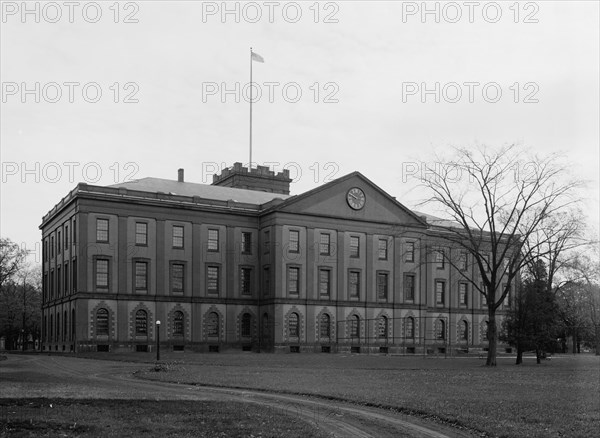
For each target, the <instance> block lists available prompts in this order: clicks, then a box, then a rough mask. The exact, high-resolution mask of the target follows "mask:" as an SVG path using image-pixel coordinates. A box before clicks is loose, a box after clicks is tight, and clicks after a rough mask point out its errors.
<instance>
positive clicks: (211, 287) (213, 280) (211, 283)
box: [206, 266, 219, 294]
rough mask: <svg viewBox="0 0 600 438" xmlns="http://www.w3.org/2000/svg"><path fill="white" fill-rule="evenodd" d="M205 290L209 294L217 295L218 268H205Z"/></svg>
mask: <svg viewBox="0 0 600 438" xmlns="http://www.w3.org/2000/svg"><path fill="white" fill-rule="evenodd" d="M206 290H207V291H208V293H209V294H218V293H219V267H218V266H208V267H207V268H206Z"/></svg>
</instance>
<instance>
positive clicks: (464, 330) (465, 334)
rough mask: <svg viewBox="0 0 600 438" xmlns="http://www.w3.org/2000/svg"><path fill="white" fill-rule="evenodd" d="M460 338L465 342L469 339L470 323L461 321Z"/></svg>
mask: <svg viewBox="0 0 600 438" xmlns="http://www.w3.org/2000/svg"><path fill="white" fill-rule="evenodd" d="M459 336H460V339H461V340H463V341H466V340H467V339H469V323H468V322H467V321H461V323H460V326H459Z"/></svg>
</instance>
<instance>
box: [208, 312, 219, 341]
mask: <svg viewBox="0 0 600 438" xmlns="http://www.w3.org/2000/svg"><path fill="white" fill-rule="evenodd" d="M206 334H207V335H208V336H216V337H218V336H219V314H218V313H217V312H210V313H209V314H208V316H207V318H206Z"/></svg>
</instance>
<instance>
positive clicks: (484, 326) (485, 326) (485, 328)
mask: <svg viewBox="0 0 600 438" xmlns="http://www.w3.org/2000/svg"><path fill="white" fill-rule="evenodd" d="M489 328H490V323H489V321H483V324H481V338H482V339H483V340H488V338H487V337H488V330H489Z"/></svg>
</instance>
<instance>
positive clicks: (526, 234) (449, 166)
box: [421, 145, 581, 366]
mask: <svg viewBox="0 0 600 438" xmlns="http://www.w3.org/2000/svg"><path fill="white" fill-rule="evenodd" d="M557 159H558V157H557V156H555V155H550V156H547V157H528V156H526V154H525V152H524V151H522V150H520V149H519V148H517V147H516V146H514V145H513V146H509V147H503V148H500V149H489V148H485V147H480V148H478V149H476V150H470V149H466V148H455V149H454V154H453V156H452V160H444V159H442V158H440V157H436V160H435V162H434V163H431V164H426V165H424V170H423V172H422V174H421V175H422V176H421V182H422V185H423V186H424V187H425V188H426V189H427V190H428V191H429V192H430V193H431V196H430V197H428V198H427V199H426V200H425V201H424V202H423V204H425V205H430V206H436V207H438V208H439V210H441V211H442V212H443V214H444V215H445V216H447V217H449V218H450V219H451V220H450V221H447V220H446V221H439V223H437V224H435V226H436V228H438V229H439V230H440V231H442V232H443V233H444V237H445V239H446V240H447V241H448V242H449V243H450V244H451V246H452V247H453V248H456V249H458V250H459V251H465V252H466V253H467V254H468V257H469V258H470V262H471V263H473V264H474V265H475V266H476V270H477V271H478V273H479V278H480V279H481V282H480V281H478V279H477V277H475V278H474V277H473V276H472V275H468V274H467V273H463V271H462V270H460V269H458V270H457V271H458V272H460V273H461V275H462V276H463V277H464V280H465V281H468V282H470V283H471V284H472V287H473V288H474V289H475V290H477V291H479V292H480V293H481V294H482V295H483V296H484V297H485V299H486V302H487V312H488V322H489V328H488V333H487V337H488V341H489V349H488V355H487V360H486V365H488V366H495V365H496V350H497V339H498V329H497V325H496V311H497V309H498V308H499V307H500V306H501V304H502V303H503V301H504V299H505V298H506V296H507V295H508V294H509V292H510V289H511V284H512V285H514V284H515V283H516V281H517V280H518V276H519V272H520V271H521V269H522V268H523V267H524V266H526V264H527V263H528V262H529V261H530V260H532V259H533V258H534V254H535V256H537V257H543V256H545V255H546V254H547V253H548V251H549V249H548V248H547V247H546V246H545V244H546V240H545V239H543V238H541V236H542V235H543V234H541V235H536V233H539V231H540V230H541V229H542V228H543V224H544V221H548V220H549V218H550V217H553V216H556V215H557V214H559V213H560V212H563V211H566V210H567V209H569V208H572V207H573V206H574V204H576V203H577V199H576V198H575V197H574V192H575V189H576V188H578V187H579V186H580V185H581V183H580V182H578V181H574V180H572V179H571V178H569V176H568V174H567V172H566V170H565V167H564V166H560V165H559V164H558V162H557ZM534 235H536V239H533V236H534ZM448 261H449V263H450V264H452V265H455V264H456V259H455V258H453V257H448Z"/></svg>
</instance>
